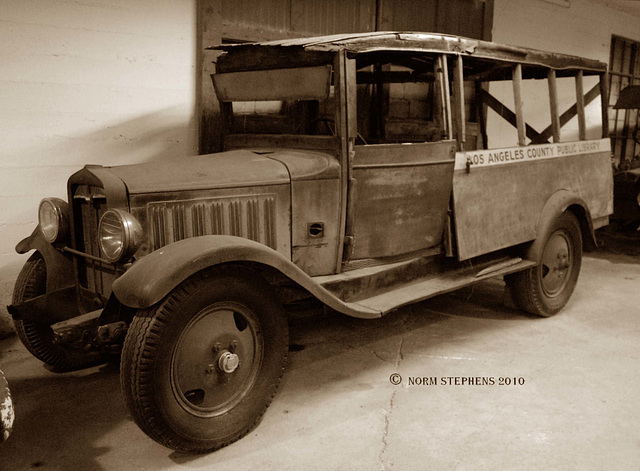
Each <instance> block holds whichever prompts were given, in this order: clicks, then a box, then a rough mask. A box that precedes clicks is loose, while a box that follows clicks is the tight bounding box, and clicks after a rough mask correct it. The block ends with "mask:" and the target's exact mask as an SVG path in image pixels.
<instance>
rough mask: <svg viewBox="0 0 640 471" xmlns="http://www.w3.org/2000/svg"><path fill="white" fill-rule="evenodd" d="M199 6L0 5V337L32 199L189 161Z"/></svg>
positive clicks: (168, 1) (33, 211) (155, 0)
mask: <svg viewBox="0 0 640 471" xmlns="http://www.w3.org/2000/svg"><path fill="white" fill-rule="evenodd" d="M195 3H196V0H91V1H81V0H0V60H1V64H2V65H1V66H0V333H2V331H3V330H5V331H6V329H7V328H8V323H9V321H8V315H7V314H6V310H5V309H4V306H5V304H9V303H10V300H11V290H12V287H13V283H14V281H15V276H16V275H17V273H18V271H19V270H20V268H21V266H22V264H23V263H24V261H25V260H26V258H27V256H26V255H17V254H16V253H15V251H14V247H15V245H16V243H17V242H18V241H19V240H20V239H22V238H24V237H26V236H28V235H29V234H30V233H31V232H32V230H33V229H34V227H35V226H36V224H37V207H38V203H39V201H40V199H41V198H43V197H45V196H58V197H62V198H64V199H66V180H67V178H68V176H69V175H70V174H71V173H73V172H75V171H76V170H78V169H80V168H81V167H82V166H83V165H84V164H86V163H95V164H103V165H117V164H123V163H135V162H142V161H148V160H150V159H155V158H160V157H165V156H170V155H187V154H195V153H196V151H197V147H196V140H197V129H196V122H195V53H196V29H195V28H196V6H195Z"/></svg>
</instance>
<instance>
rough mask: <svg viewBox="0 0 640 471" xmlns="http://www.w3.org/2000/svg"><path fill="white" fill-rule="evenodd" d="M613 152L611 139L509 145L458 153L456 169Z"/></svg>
mask: <svg viewBox="0 0 640 471" xmlns="http://www.w3.org/2000/svg"><path fill="white" fill-rule="evenodd" d="M597 152H611V141H610V140H609V139H598V140H593V141H578V142H559V143H556V144H538V145H532V146H526V147H509V148H505V149H490V150H478V151H471V152H457V153H456V166H455V168H456V170H462V169H465V168H467V163H468V165H470V166H471V168H473V167H489V166H492V165H501V164H511V163H516V162H531V161H534V160H543V159H553V158H556V157H569V156H572V155H582V154H594V153H597Z"/></svg>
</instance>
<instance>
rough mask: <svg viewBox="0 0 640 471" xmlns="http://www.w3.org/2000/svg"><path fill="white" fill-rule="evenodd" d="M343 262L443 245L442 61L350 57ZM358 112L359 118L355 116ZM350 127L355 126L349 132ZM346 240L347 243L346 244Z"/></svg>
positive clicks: (451, 150)
mask: <svg viewBox="0 0 640 471" xmlns="http://www.w3.org/2000/svg"><path fill="white" fill-rule="evenodd" d="M354 68H355V69H356V70H355V73H354V75H355V80H353V82H351V83H354V82H355V83H354V85H353V86H352V87H351V88H350V90H349V92H350V94H351V96H352V97H353V96H354V95H355V98H356V99H355V100H350V101H351V103H355V102H357V107H356V106H352V107H351V109H350V113H349V119H350V120H351V121H352V122H353V121H356V122H357V134H356V133H353V134H352V135H351V136H350V137H351V138H352V139H353V141H352V142H355V143H356V144H361V145H355V146H353V147H352V149H353V151H352V153H351V157H350V159H349V160H350V162H349V199H348V205H347V236H350V237H351V239H350V241H351V244H350V247H349V250H348V251H347V252H345V255H346V257H345V260H358V259H367V258H383V257H395V256H402V255H404V254H411V253H412V252H419V251H421V250H424V249H429V248H432V247H435V246H437V245H439V244H441V243H442V236H443V231H444V228H445V223H446V220H447V212H448V209H449V202H450V198H451V191H452V184H453V169H454V164H455V151H456V141H455V140H451V138H450V136H451V132H450V128H451V126H450V124H448V123H449V122H450V119H448V118H447V116H448V113H449V101H448V79H447V77H446V74H445V73H444V72H445V71H446V62H445V59H444V58H443V56H440V55H436V54H426V53H410V54H409V53H401V54H400V53H398V54H396V53H389V54H384V55H380V54H378V53H376V52H374V53H366V54H360V55H358V56H357V57H356V64H355V67H354ZM354 108H357V111H356V109H354ZM355 127H356V126H353V128H355ZM348 240H349V239H348Z"/></svg>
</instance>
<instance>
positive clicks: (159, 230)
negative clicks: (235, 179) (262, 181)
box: [147, 194, 276, 251]
mask: <svg viewBox="0 0 640 471" xmlns="http://www.w3.org/2000/svg"><path fill="white" fill-rule="evenodd" d="M147 216H148V219H149V223H150V224H149V245H150V249H151V250H152V251H153V250H157V249H159V248H161V247H164V246H165V245H168V244H170V243H172V242H177V241H179V240H182V239H187V238H189V237H197V236H203V235H233V236H238V237H244V238H245V239H251V240H254V241H256V242H260V243H261V244H264V245H266V246H267V247H271V248H272V249H275V248H276V228H275V195H273V194H268V195H260V196H239V197H233V198H210V199H198V200H186V201H160V202H154V203H149V204H148V205H147Z"/></svg>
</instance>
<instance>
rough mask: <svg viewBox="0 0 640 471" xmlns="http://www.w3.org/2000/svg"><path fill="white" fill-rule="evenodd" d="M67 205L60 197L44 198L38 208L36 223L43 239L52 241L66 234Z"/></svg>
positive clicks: (67, 220)
mask: <svg viewBox="0 0 640 471" xmlns="http://www.w3.org/2000/svg"><path fill="white" fill-rule="evenodd" d="M68 214H69V205H68V204H67V202H66V201H63V200H61V199H60V198H45V199H43V200H42V201H41V202H40V207H39V208H38V223H39V224H40V230H41V231H42V235H43V236H44V238H45V240H46V241H47V242H49V243H54V242H57V241H59V240H61V239H62V238H63V237H64V236H66V235H67V228H68V226H69V217H68Z"/></svg>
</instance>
